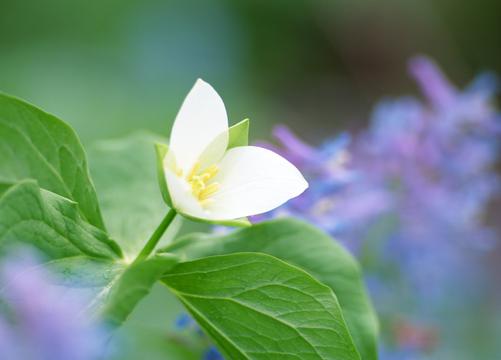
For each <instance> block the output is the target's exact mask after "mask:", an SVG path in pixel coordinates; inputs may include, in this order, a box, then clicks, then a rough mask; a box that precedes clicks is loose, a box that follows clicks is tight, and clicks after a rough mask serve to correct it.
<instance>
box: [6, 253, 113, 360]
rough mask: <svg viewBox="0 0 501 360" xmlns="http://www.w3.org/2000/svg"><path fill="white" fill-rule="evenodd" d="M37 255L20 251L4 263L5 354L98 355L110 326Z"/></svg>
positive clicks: (30, 358) (75, 358)
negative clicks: (87, 312) (87, 311)
mask: <svg viewBox="0 0 501 360" xmlns="http://www.w3.org/2000/svg"><path fill="white" fill-rule="evenodd" d="M54 284H55V282H54V279H53V278H52V276H51V274H49V273H48V272H46V271H44V270H43V269H42V268H41V267H40V266H38V263H37V261H35V259H34V257H33V256H32V255H31V254H28V253H26V252H25V251H23V252H16V253H15V254H11V256H10V257H9V258H7V259H6V260H5V259H2V265H1V266H0V359H3V360H19V359H23V360H68V359H71V360H92V359H98V358H99V356H100V355H101V354H102V351H103V345H104V344H103V339H104V329H102V328H101V326H99V325H97V324H95V323H92V322H90V321H89V320H88V319H86V317H85V316H84V314H83V313H82V309H83V304H81V303H78V301H76V300H74V299H73V300H71V301H70V300H68V297H67V296H65V294H64V291H63V290H62V289H61V288H58V287H57V286H56V285H54Z"/></svg>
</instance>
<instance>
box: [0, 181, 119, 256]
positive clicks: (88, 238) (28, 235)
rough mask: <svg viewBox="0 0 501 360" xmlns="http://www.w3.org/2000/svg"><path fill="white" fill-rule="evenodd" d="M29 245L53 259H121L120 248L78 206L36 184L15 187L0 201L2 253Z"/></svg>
mask: <svg viewBox="0 0 501 360" xmlns="http://www.w3.org/2000/svg"><path fill="white" fill-rule="evenodd" d="M21 243H25V244H29V245H32V246H35V247H36V248H38V249H39V250H41V251H43V252H44V253H45V254H46V255H47V256H49V257H50V258H52V259H57V258H62V257H68V256H76V255H82V254H85V255H88V256H92V257H98V258H108V259H118V258H120V256H121V253H120V248H119V247H118V246H117V244H116V243H115V242H114V241H112V240H110V239H109V238H108V236H107V235H106V233H104V232H103V231H102V230H101V229H98V228H96V227H94V226H92V225H91V224H89V223H87V222H86V221H85V220H84V219H83V218H82V216H81V215H80V213H79V211H78V207H77V204H76V203H75V202H73V201H71V200H68V199H66V198H63V197H61V196H59V195H57V194H54V193H52V192H50V191H47V190H43V189H40V188H39V187H38V185H37V184H36V182H35V181H33V180H25V181H21V182H19V183H17V184H15V185H12V186H11V187H10V188H9V189H8V190H6V191H5V192H4V193H3V195H2V197H1V198H0V252H4V251H5V249H6V247H8V246H11V245H16V244H21Z"/></svg>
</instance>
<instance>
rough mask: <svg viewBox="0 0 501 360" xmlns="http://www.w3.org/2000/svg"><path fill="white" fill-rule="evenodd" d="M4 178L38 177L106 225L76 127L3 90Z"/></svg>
mask: <svg viewBox="0 0 501 360" xmlns="http://www.w3.org/2000/svg"><path fill="white" fill-rule="evenodd" d="M0 154H1V161H0V183H15V182H17V181H19V180H23V179H26V178H31V179H35V180H37V181H38V183H39V184H40V187H41V188H44V189H47V190H49V191H52V192H54V193H56V194H59V195H61V196H64V197H66V198H68V199H71V200H74V201H76V202H78V204H79V207H78V208H79V211H80V212H81V214H82V215H83V217H84V218H85V219H86V220H87V221H88V222H89V223H90V224H92V225H94V226H96V227H98V228H101V229H104V225H103V220H102V218H101V214H100V212H99V207H98V202H97V197H96V193H95V190H94V186H93V185H92V182H91V180H90V177H89V173H88V169H87V160H86V158H85V153H84V150H83V148H82V145H81V144H80V141H79V140H78V138H77V136H76V134H75V132H74V131H73V130H72V129H71V128H70V127H69V126H68V125H67V124H65V123H64V122H62V121H61V120H59V119H57V118H56V117H54V116H52V115H49V114H47V113H45V112H43V111H42V110H40V109H37V108H36V107H34V106H32V105H30V104H27V103H25V102H23V101H21V100H18V99H15V98H12V97H10V96H7V95H3V94H0Z"/></svg>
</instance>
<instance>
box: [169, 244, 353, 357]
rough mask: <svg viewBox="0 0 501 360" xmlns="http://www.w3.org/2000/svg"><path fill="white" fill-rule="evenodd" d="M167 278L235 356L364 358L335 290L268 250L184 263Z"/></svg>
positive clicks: (201, 323) (170, 284) (223, 348)
mask: <svg viewBox="0 0 501 360" xmlns="http://www.w3.org/2000/svg"><path fill="white" fill-rule="evenodd" d="M163 282H164V283H165V284H166V285H167V286H168V287H169V288H170V289H171V290H172V291H173V292H174V293H175V294H176V295H177V296H178V297H179V299H180V300H181V301H182V302H183V303H184V304H185V306H186V307H187V309H188V310H189V311H190V313H191V314H192V315H193V316H194V317H195V318H196V319H197V320H198V322H199V324H200V325H201V326H202V327H203V328H204V329H205V330H206V331H207V333H208V334H209V335H211V337H212V338H213V339H214V340H215V341H216V342H217V343H218V345H219V347H220V349H221V350H222V351H223V352H224V353H225V355H226V357H227V358H228V359H232V360H240V359H256V360H261V359H263V360H264V359H284V360H285V359H291V360H293V359H294V360H300V359H301V360H317V359H360V357H359V355H358V353H357V351H356V349H355V347H354V345H353V342H352V339H351V337H350V334H349V333H348V330H347V328H346V325H345V322H344V320H343V316H342V314H341V310H340V308H339V304H338V303H337V300H336V297H335V296H334V294H333V293H332V290H331V289H329V288H328V287H326V286H324V285H322V284H321V283H319V282H318V281H317V280H315V279H314V278H312V277H311V276H310V275H308V274H307V273H306V272H304V271H302V270H300V269H299V268H296V267H294V266H291V265H289V264H286V263H284V262H282V261H280V260H278V259H276V258H274V257H271V256H269V255H265V254H257V253H240V254H232V255H222V256H214V257H208V258H204V259H200V260H195V261H190V262H186V263H181V264H178V265H177V266H175V267H174V268H173V269H172V270H171V271H170V272H169V273H168V274H166V275H165V276H164V277H163Z"/></svg>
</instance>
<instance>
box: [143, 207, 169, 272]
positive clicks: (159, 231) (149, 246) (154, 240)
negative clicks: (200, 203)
mask: <svg viewBox="0 0 501 360" xmlns="http://www.w3.org/2000/svg"><path fill="white" fill-rule="evenodd" d="M176 215H177V212H176V210H174V209H170V210H169V212H168V213H167V215H165V217H164V218H163V220H162V222H161V223H160V225H158V227H157V228H156V230H155V232H154V233H153V234H152V235H151V237H150V239H149V240H148V242H147V243H146V245H144V248H143V250H141V252H140V253H139V255H138V256H137V257H136V260H134V263H137V262H140V261H142V260H144V259H146V258H147V257H148V255H150V254H151V252H152V251H153V250H154V249H155V246H157V244H158V242H159V241H160V238H161V237H162V235H163V234H164V233H165V230H167V228H168V227H169V225H170V224H171V223H172V220H174V218H175V217H176Z"/></svg>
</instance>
